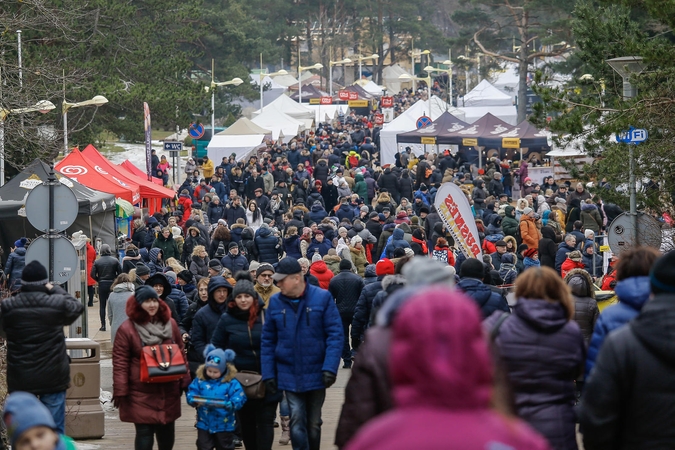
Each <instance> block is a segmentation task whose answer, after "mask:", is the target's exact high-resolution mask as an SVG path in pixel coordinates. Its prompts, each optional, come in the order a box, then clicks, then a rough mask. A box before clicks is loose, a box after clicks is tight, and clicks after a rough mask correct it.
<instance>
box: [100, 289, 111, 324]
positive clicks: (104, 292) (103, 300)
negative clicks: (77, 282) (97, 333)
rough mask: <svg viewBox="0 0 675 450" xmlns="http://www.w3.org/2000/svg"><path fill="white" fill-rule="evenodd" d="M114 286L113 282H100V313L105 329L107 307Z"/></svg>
mask: <svg viewBox="0 0 675 450" xmlns="http://www.w3.org/2000/svg"><path fill="white" fill-rule="evenodd" d="M112 284H113V282H112V281H99V282H98V313H99V315H100V317H101V327H105V316H106V305H107V304H108V297H110V288H111V286H112Z"/></svg>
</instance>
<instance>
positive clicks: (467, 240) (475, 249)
mask: <svg viewBox="0 0 675 450" xmlns="http://www.w3.org/2000/svg"><path fill="white" fill-rule="evenodd" d="M434 206H436V211H438V215H439V216H441V219H442V220H443V223H445V227H446V229H447V230H448V231H449V232H450V234H451V235H452V237H453V238H454V239H455V242H456V243H457V246H458V248H459V249H460V250H461V251H462V253H464V256H466V257H467V258H478V259H480V258H482V254H481V247H480V239H479V237H478V227H476V222H475V220H474V218H473V212H472V211H471V205H470V204H469V200H468V199H467V198H466V195H464V192H463V191H462V190H461V189H460V188H459V186H457V185H456V184H455V183H443V184H442V185H441V187H440V188H439V189H438V192H436V202H435V203H434Z"/></svg>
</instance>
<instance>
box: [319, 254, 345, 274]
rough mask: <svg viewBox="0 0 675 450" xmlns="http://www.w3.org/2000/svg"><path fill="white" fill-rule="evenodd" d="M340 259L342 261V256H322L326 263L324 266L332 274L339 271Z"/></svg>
mask: <svg viewBox="0 0 675 450" xmlns="http://www.w3.org/2000/svg"><path fill="white" fill-rule="evenodd" d="M340 261H342V258H340V257H339V256H337V255H326V256H324V257H323V262H325V263H326V267H328V270H330V271H331V272H333V273H334V274H335V273H340Z"/></svg>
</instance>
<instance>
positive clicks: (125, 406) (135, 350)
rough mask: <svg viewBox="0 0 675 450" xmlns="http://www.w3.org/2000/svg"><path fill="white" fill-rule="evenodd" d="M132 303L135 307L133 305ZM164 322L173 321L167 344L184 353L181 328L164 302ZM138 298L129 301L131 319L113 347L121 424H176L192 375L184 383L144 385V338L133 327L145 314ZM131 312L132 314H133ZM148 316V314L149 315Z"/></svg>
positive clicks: (188, 374)
mask: <svg viewBox="0 0 675 450" xmlns="http://www.w3.org/2000/svg"><path fill="white" fill-rule="evenodd" d="M130 303H134V304H133V305H130ZM160 305H162V306H160V311H159V312H158V313H157V314H158V315H162V317H163V318H164V319H163V320H171V327H172V329H173V337H172V339H167V340H165V341H164V343H165V344H171V343H172V342H171V341H172V340H173V343H174V344H175V345H176V346H177V347H178V348H180V351H181V352H182V351H183V340H182V338H181V334H180V331H179V330H178V325H177V324H176V322H175V321H174V320H173V319H171V311H169V307H168V306H167V305H166V303H164V302H160ZM140 309H141V307H140V305H138V303H137V302H136V299H135V298H134V296H131V297H129V300H128V301H127V315H129V319H128V320H126V321H124V322H123V323H122V325H120V327H119V328H118V329H117V334H115V345H114V346H113V396H114V397H115V398H120V405H119V411H120V420H121V421H122V422H131V423H139V424H162V425H163V424H167V423H170V422H174V421H175V420H176V419H178V418H179V417H180V413H181V393H182V391H183V390H185V389H187V387H188V386H189V385H190V381H191V380H190V373H189V371H188V373H186V374H185V376H184V377H183V379H182V380H180V381H174V382H171V383H142V382H141V374H140V370H141V362H140V355H141V338H140V336H139V335H138V332H137V331H136V328H135V327H134V324H133V323H132V320H138V317H140V315H141V314H142V313H140V312H139V311H138V310H140ZM130 312H131V314H129V313H130ZM146 314H147V313H146Z"/></svg>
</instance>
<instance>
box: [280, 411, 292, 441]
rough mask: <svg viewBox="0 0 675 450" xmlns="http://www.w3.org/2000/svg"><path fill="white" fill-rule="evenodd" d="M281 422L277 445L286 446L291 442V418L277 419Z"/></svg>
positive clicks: (282, 417)
mask: <svg viewBox="0 0 675 450" xmlns="http://www.w3.org/2000/svg"><path fill="white" fill-rule="evenodd" d="M279 419H280V420H281V437H280V438H279V444H281V445H288V443H289V442H291V427H290V425H291V418H290V417H288V416H281V417H279Z"/></svg>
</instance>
